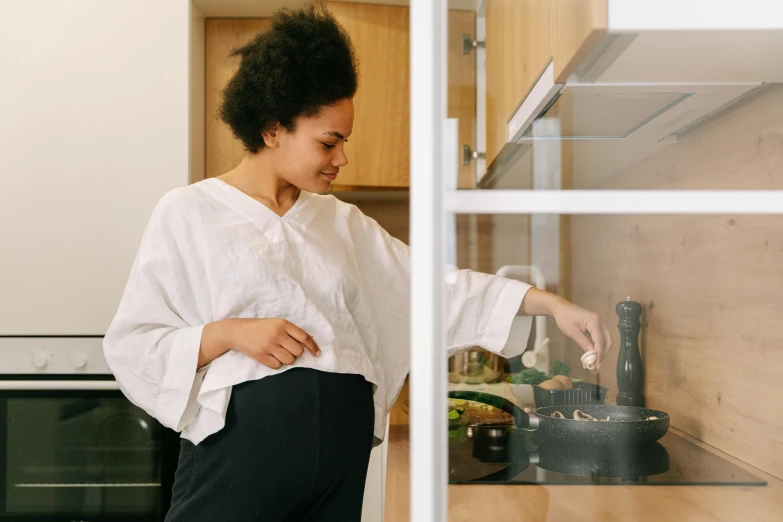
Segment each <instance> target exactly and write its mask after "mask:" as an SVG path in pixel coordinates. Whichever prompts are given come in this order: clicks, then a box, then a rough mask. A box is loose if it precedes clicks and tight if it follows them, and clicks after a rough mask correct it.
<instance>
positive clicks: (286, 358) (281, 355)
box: [269, 346, 296, 364]
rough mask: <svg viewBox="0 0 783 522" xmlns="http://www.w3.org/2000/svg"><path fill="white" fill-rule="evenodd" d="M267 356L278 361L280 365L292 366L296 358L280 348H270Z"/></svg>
mask: <svg viewBox="0 0 783 522" xmlns="http://www.w3.org/2000/svg"><path fill="white" fill-rule="evenodd" d="M269 354H270V355H271V356H272V357H274V358H275V359H277V360H278V361H280V363H281V364H294V361H295V360H296V357H294V355H293V354H292V353H291V352H289V351H288V350H287V349H285V348H283V347H282V346H277V347H273V348H271V349H270V350H269Z"/></svg>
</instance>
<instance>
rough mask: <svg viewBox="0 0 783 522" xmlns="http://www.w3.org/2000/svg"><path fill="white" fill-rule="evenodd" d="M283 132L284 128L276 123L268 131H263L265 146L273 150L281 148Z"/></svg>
mask: <svg viewBox="0 0 783 522" xmlns="http://www.w3.org/2000/svg"><path fill="white" fill-rule="evenodd" d="M281 131H282V127H281V126H280V124H279V123H274V124H272V125H270V126H269V128H268V129H266V130H263V131H261V137H262V138H263V140H264V145H266V146H267V147H269V148H272V149H274V148H277V147H279V146H280V132H281Z"/></svg>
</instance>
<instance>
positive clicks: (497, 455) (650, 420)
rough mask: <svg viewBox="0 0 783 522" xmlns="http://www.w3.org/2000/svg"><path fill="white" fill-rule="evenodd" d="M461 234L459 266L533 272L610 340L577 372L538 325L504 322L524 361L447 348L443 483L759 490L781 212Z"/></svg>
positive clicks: (464, 224) (506, 225) (498, 218)
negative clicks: (601, 322) (608, 347)
mask: <svg viewBox="0 0 783 522" xmlns="http://www.w3.org/2000/svg"><path fill="white" fill-rule="evenodd" d="M456 230H457V231H456V239H457V240H456V248H457V260H458V264H459V265H460V267H461V268H470V269H474V270H477V271H482V272H488V273H495V272H497V271H498V270H499V269H500V268H501V267H502V266H504V265H509V264H513V265H520V266H525V267H529V266H533V267H536V268H538V269H540V271H541V273H542V274H543V276H544V279H545V284H544V285H542V286H544V287H545V288H546V289H548V290H549V291H551V292H554V293H558V294H560V295H563V296H565V297H567V298H568V299H570V300H571V301H572V302H574V303H576V304H577V305H580V306H582V307H584V308H586V309H588V310H592V311H594V312H597V313H598V314H600V315H601V316H602V317H603V318H604V319H605V320H606V322H607V324H608V326H609V329H610V331H611V334H612V338H613V343H614V348H613V349H612V351H611V352H610V353H609V355H608V357H607V358H606V359H605V360H604V362H603V365H602V366H601V368H600V370H599V371H589V370H586V369H583V368H582V365H581V361H580V356H581V355H582V353H583V352H582V350H581V348H579V346H578V345H577V344H576V343H575V342H574V341H573V340H571V339H570V338H568V337H566V336H564V335H563V334H562V333H561V332H560V330H559V329H558V327H557V325H556V323H555V321H554V320H553V319H551V318H549V319H547V320H546V321H545V322H544V323H543V324H544V326H545V328H546V332H545V333H543V332H542V331H541V330H539V328H538V327H539V326H540V325H541V324H542V323H538V324H537V325H536V326H535V327H534V329H533V332H532V334H531V336H530V338H524V337H517V338H515V337H514V330H513V329H512V337H511V340H510V344H509V345H508V346H510V347H511V349H515V350H517V351H522V350H523V349H524V350H525V353H523V354H522V355H521V356H520V355H516V356H514V357H512V358H510V359H504V358H502V357H499V356H497V355H494V354H491V353H489V352H487V351H485V350H482V349H480V348H479V347H474V348H473V349H471V350H468V351H466V352H464V353H461V354H459V355H457V356H454V357H451V358H450V359H449V381H450V382H449V389H450V391H451V394H452V397H451V399H450V409H451V411H452V413H451V415H450V434H449V435H450V438H449V481H450V483H453V484H468V483H470V484H498V483H516V484H531V483H536V484H602V485H611V484H626V485H675V486H677V485H710V486H717V485H748V486H765V485H766V484H767V483H768V481H773V480H776V479H774V477H773V476H774V475H778V476H779V475H780V473H781V472H783V468H781V465H780V462H778V461H775V460H774V459H770V458H769V455H770V451H773V448H775V447H778V446H779V445H780V444H782V443H783V438H782V437H783V435H782V434H783V407H782V406H781V404H780V401H778V400H776V398H777V397H779V395H780V385H779V382H780V377H781V368H783V350H781V349H780V348H781V346H783V330H781V328H780V318H781V317H783V216H780V215H761V216H757V215H752V216H751V215H651V216H640V215H571V216H567V215H562V216H558V215H533V216H530V215H514V216H508V215H481V216H479V215H462V216H458V217H457V223H456ZM520 279H522V280H526V281H527V282H533V279H532V278H525V277H520ZM543 346H546V347H547V348H546V349H543V348H541V349H539V351H538V353H537V356H534V357H532V358H531V357H530V356H531V355H533V353H535V350H536V347H543ZM526 358H527V359H526ZM528 362H532V364H528ZM558 374H561V375H567V377H568V379H564V378H563V377H557V379H556V380H557V381H558V383H553V382H552V380H553V379H554V378H555V376H556V375H558ZM464 392H472V394H471V393H468V394H466V393H464ZM471 401H476V402H475V403H474V402H471ZM480 404H488V405H491V406H493V408H492V409H489V408H485V407H482V406H480ZM515 408H516V409H515ZM577 409H578V410H581V413H579V414H576V413H575V410H577ZM519 410H522V411H526V412H527V413H528V414H533V415H535V414H536V412H537V413H538V417H539V418H540V420H541V424H540V426H539V427H538V429H535V430H533V431H526V430H524V429H521V427H523V426H525V424H524V421H521V420H520V419H522V418H523V417H524V416H523V415H521V414H520V413H519ZM556 411H557V412H559V413H560V414H562V415H563V416H564V417H565V419H559V418H553V415H555V416H558V414H556V413H555V412H556ZM454 412H456V413H454ZM582 413H584V414H587V415H590V416H591V417H593V418H595V419H596V420H592V419H587V420H576V419H575V418H574V416H575V415H576V416H577V417H580V416H581V415H582ZM515 416H516V419H515ZM515 421H516V424H515ZM515 425H516V427H514V426H515ZM752 491H754V492H755V493H754V494H759V495H761V494H764V491H765V488H764V487H759V488H757V489H753V490H752ZM618 494H620V493H618ZM623 494H626V493H623ZM628 494H630V493H628ZM463 500H464V499H463ZM683 518H687V517H685V516H683ZM585 519H592V518H591V517H590V516H589V514H587V513H586V514H585Z"/></svg>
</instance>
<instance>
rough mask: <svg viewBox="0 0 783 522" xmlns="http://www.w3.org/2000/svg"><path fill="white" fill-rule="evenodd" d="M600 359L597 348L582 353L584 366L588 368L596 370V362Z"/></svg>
mask: <svg viewBox="0 0 783 522" xmlns="http://www.w3.org/2000/svg"><path fill="white" fill-rule="evenodd" d="M597 360H598V354H597V353H596V352H595V350H590V351H587V352H585V353H584V354H583V355H582V367H583V368H585V369H586V370H595V363H596V361H597Z"/></svg>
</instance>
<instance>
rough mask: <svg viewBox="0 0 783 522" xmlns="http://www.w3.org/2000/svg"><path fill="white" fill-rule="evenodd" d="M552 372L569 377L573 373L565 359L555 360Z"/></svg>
mask: <svg viewBox="0 0 783 522" xmlns="http://www.w3.org/2000/svg"><path fill="white" fill-rule="evenodd" d="M552 373H553V374H554V375H565V376H566V377H568V376H569V375H571V367H570V366H568V365H567V364H566V363H564V362H563V361H555V362H554V364H552Z"/></svg>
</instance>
